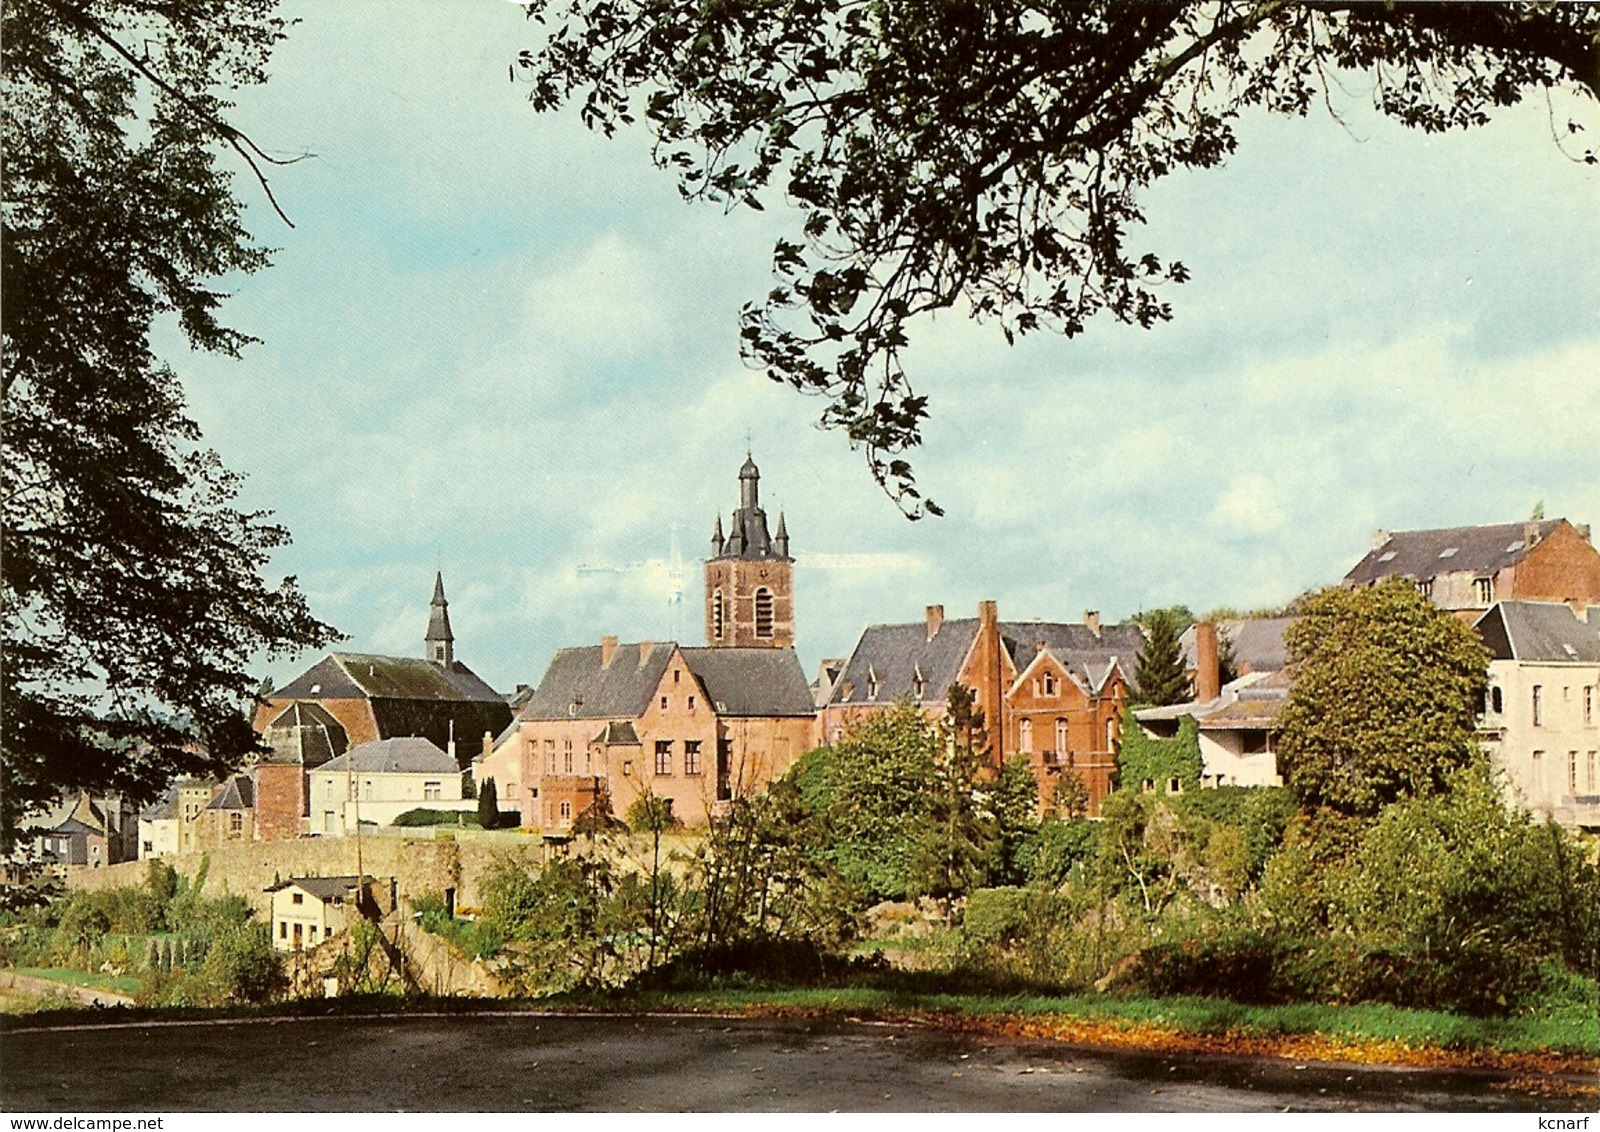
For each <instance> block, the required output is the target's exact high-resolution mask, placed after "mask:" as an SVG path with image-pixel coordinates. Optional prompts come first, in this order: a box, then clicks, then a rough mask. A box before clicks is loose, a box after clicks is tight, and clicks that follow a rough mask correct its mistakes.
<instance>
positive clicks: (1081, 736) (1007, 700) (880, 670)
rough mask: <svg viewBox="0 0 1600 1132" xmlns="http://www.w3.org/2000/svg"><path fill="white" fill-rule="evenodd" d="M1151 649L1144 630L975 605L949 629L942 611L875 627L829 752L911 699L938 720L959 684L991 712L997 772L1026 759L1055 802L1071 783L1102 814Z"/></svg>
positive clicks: (830, 736)
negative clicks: (1142, 663) (1140, 663)
mask: <svg viewBox="0 0 1600 1132" xmlns="http://www.w3.org/2000/svg"><path fill="white" fill-rule="evenodd" d="M1143 647H1144V633H1143V632H1142V631H1141V630H1140V629H1139V627H1138V626H1137V625H1131V624H1129V625H1102V624H1101V622H1100V616H1099V614H1098V613H1094V612H1089V613H1085V614H1084V619H1083V621H1082V622H1078V623H1068V622H1054V621H1015V622H1002V621H1001V620H1000V614H999V607H998V606H997V605H996V604H995V603H994V602H992V601H985V602H980V603H979V606H978V616H977V617H976V618H960V619H949V620H947V619H946V618H945V616H944V607H943V606H942V605H930V606H928V607H927V608H926V610H925V614H924V619H923V620H922V621H917V622H909V623H905V624H895V625H871V626H868V627H867V628H866V629H865V630H864V631H863V632H862V634H861V637H860V639H859V640H858V641H857V643H856V647H855V649H854V651H853V652H852V653H851V654H850V658H849V660H847V661H846V662H845V664H844V667H843V670H842V671H841V672H840V673H839V674H838V676H837V678H836V679H835V680H834V682H833V687H832V691H831V694H830V695H829V697H828V700H827V702H826V704H825V705H824V706H823V707H822V709H821V713H820V718H821V728H822V738H823V741H824V742H828V743H834V742H837V741H838V740H839V739H840V738H842V737H843V736H844V734H845V733H846V731H847V730H848V729H849V728H850V727H851V726H853V725H855V724H857V723H859V722H861V721H863V720H865V719H866V718H868V717H870V716H871V715H873V714H875V713H877V712H881V711H884V710H886V709H888V708H889V707H892V706H893V705H894V704H896V703H897V702H899V701H901V700H909V701H911V702H912V703H914V704H917V705H918V706H920V707H921V708H922V709H923V711H925V712H926V713H927V714H928V715H930V716H933V717H938V716H942V715H943V714H944V711H945V703H946V696H947V691H948V689H949V687H950V685H952V684H961V685H964V686H966V687H968V688H970V689H972V691H973V692H974V694H975V698H976V704H977V707H978V708H979V709H981V710H982V711H983V713H984V718H985V721H986V724H987V727H988V735H989V756H990V761H991V764H992V767H993V768H998V767H1000V766H1002V765H1003V764H1004V763H1005V762H1007V761H1009V760H1010V759H1011V758H1012V757H1013V756H1016V755H1023V756H1026V758H1027V759H1028V763H1029V766H1030V767H1031V769H1032V770H1033V772H1034V778H1035V780H1036V781H1037V782H1038V784H1039V793H1040V797H1041V799H1043V800H1044V801H1046V802H1048V801H1049V800H1050V799H1051V798H1052V797H1053V796H1054V793H1055V789H1056V786H1057V784H1058V782H1059V780H1060V779H1061V777H1062V776H1063V775H1064V774H1067V773H1071V774H1073V775H1076V776H1077V777H1078V778H1079V779H1080V780H1081V781H1082V783H1083V785H1084V787H1085V788H1086V789H1087V791H1088V794H1089V812H1090V813H1091V814H1098V813H1099V812H1100V802H1101V800H1102V799H1103V798H1104V797H1105V796H1106V794H1108V793H1110V791H1111V789H1112V787H1113V784H1114V779H1115V774H1116V751H1117V729H1118V726H1119V722H1120V719H1121V714H1122V708H1123V705H1124V704H1125V703H1126V702H1127V698H1128V685H1129V679H1130V673H1131V672H1132V669H1133V665H1134V662H1135V659H1136V658H1137V656H1138V654H1139V650H1140V649H1141V648H1143Z"/></svg>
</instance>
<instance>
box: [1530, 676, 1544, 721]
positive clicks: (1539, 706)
mask: <svg viewBox="0 0 1600 1132" xmlns="http://www.w3.org/2000/svg"><path fill="white" fill-rule="evenodd" d="M1533 725H1534V726H1535V727H1543V726H1544V689H1543V688H1541V687H1540V686H1539V685H1537V684H1535V685H1534V686H1533Z"/></svg>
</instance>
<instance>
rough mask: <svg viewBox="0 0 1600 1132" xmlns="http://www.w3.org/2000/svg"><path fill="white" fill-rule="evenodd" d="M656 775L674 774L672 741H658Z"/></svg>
mask: <svg viewBox="0 0 1600 1132" xmlns="http://www.w3.org/2000/svg"><path fill="white" fill-rule="evenodd" d="M656 773H657V774H671V773H672V740H671V739H657V740H656Z"/></svg>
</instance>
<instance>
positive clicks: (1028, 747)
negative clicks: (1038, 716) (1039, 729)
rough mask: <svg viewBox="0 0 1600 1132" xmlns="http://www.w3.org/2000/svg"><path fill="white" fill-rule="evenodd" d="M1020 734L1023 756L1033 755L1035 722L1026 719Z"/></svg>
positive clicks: (1021, 725)
mask: <svg viewBox="0 0 1600 1132" xmlns="http://www.w3.org/2000/svg"><path fill="white" fill-rule="evenodd" d="M1018 732H1019V736H1020V740H1021V741H1020V742H1019V743H1018V746H1019V747H1021V748H1022V753H1023V754H1025V755H1031V754H1032V753H1033V720H1031V719H1024V720H1023V721H1022V723H1021V724H1020V725H1019V727H1018Z"/></svg>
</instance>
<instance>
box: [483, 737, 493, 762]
mask: <svg viewBox="0 0 1600 1132" xmlns="http://www.w3.org/2000/svg"><path fill="white" fill-rule="evenodd" d="M493 752H494V732H492V731H485V732H484V733H483V757H484V758H488V757H489V755H490V754H492V753H493Z"/></svg>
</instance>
